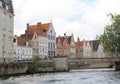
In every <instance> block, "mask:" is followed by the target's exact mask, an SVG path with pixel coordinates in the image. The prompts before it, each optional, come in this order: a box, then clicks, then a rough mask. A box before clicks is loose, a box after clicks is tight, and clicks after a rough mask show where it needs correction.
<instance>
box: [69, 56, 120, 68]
mask: <svg viewBox="0 0 120 84" xmlns="http://www.w3.org/2000/svg"><path fill="white" fill-rule="evenodd" d="M67 63H68V68H81V67H83V66H89V65H91V64H100V63H109V64H110V63H114V64H115V69H116V70H120V57H117V56H116V57H104V58H103V57H102V58H68V59H67Z"/></svg>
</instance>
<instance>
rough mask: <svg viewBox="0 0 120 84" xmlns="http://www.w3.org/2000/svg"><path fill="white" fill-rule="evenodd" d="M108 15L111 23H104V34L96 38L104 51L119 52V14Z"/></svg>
mask: <svg viewBox="0 0 120 84" xmlns="http://www.w3.org/2000/svg"><path fill="white" fill-rule="evenodd" d="M109 16H110V18H111V24H109V25H106V27H105V31H104V34H103V35H100V36H98V37H97V38H98V39H99V40H100V42H102V43H103V45H104V49H105V51H109V52H120V15H116V14H115V15H112V14H109Z"/></svg>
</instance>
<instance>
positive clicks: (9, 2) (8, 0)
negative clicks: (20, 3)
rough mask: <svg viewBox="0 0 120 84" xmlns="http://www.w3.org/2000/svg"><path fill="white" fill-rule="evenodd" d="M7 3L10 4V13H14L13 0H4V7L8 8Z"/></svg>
mask: <svg viewBox="0 0 120 84" xmlns="http://www.w3.org/2000/svg"><path fill="white" fill-rule="evenodd" d="M6 5H7V6H8V11H9V12H10V13H12V14H13V13H14V11H13V5H12V1H11V0H2V7H3V8H5V9H6Z"/></svg>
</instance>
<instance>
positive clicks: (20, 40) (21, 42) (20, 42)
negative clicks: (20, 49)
mask: <svg viewBox="0 0 120 84" xmlns="http://www.w3.org/2000/svg"><path fill="white" fill-rule="evenodd" d="M17 43H18V46H26V39H25V38H22V37H17Z"/></svg>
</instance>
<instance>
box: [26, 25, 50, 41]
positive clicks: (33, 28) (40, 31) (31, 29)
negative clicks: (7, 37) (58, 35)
mask: <svg viewBox="0 0 120 84" xmlns="http://www.w3.org/2000/svg"><path fill="white" fill-rule="evenodd" d="M50 24H51V23H45V24H41V23H37V24H36V25H27V30H26V33H25V34H26V36H27V38H28V39H29V40H30V39H32V37H33V35H34V33H35V32H36V33H37V35H38V36H46V35H47V31H48V30H49V28H50Z"/></svg>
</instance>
